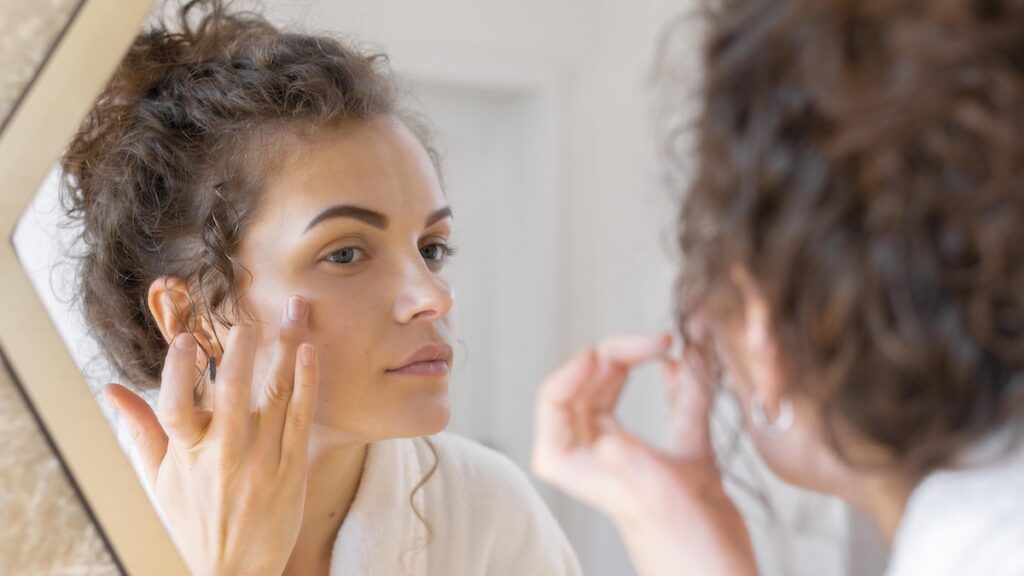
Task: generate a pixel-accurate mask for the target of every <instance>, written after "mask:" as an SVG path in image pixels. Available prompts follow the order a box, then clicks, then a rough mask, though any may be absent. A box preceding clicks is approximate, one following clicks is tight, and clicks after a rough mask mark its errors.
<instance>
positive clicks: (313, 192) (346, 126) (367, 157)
mask: <svg viewBox="0 0 1024 576" xmlns="http://www.w3.org/2000/svg"><path fill="white" fill-rule="evenodd" d="M275 148H277V149H278V150H279V151H280V153H281V157H279V158H278V159H276V163H277V166H276V167H275V169H274V170H273V171H272V173H271V174H270V175H269V176H268V178H267V181H266V183H265V188H264V192H263V194H264V198H263V202H264V203H265V206H266V207H267V208H268V210H267V212H268V213H269V214H271V215H272V219H273V220H275V221H276V222H277V223H278V224H283V222H282V220H283V219H284V220H287V219H302V220H303V222H302V225H303V226H304V225H305V221H308V220H309V218H311V217H312V215H314V214H315V213H317V212H319V211H320V210H323V209H324V208H326V207H329V206H332V205H335V204H352V205H357V206H360V207H362V208H367V209H370V210H374V211H377V212H382V213H384V214H387V215H389V216H391V217H392V218H393V219H395V220H402V219H403V216H408V217H409V218H412V219H414V220H422V218H423V215H424V214H428V213H430V212H432V211H434V210H436V209H438V208H440V207H443V206H444V205H445V204H446V201H445V198H444V192H443V190H442V189H441V185H440V182H439V180H438V175H437V172H436V169H435V167H434V164H433V162H432V161H431V158H430V155H429V154H428V153H427V151H426V149H425V148H424V146H423V144H422V143H421V142H420V140H419V139H418V138H417V137H416V136H415V134H413V133H412V131H411V130H410V129H409V128H408V127H407V126H406V125H405V124H404V123H403V122H401V121H400V120H398V119H396V118H394V117H391V116H386V117H377V118H373V119H371V120H368V121H363V122H346V123H342V124H339V125H337V126H332V127H327V128H323V129H319V130H315V131H312V132H308V133H304V134H299V133H295V132H292V133H288V134H285V135H283V136H282V138H281V140H280V141H279V142H278V143H277V145H276V146H275Z"/></svg>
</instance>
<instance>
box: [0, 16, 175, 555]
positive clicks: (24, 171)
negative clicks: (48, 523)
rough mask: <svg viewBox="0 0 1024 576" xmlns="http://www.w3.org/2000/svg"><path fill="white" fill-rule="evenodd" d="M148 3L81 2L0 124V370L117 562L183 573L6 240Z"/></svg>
mask: <svg viewBox="0 0 1024 576" xmlns="http://www.w3.org/2000/svg"><path fill="white" fill-rule="evenodd" d="M152 7H153V1H152V0H81V1H80V2H79V5H78V6H77V8H76V9H75V11H74V12H73V13H72V15H71V17H70V21H69V22H68V25H67V26H66V27H65V28H64V30H63V31H62V32H61V34H60V35H59V36H58V37H57V39H56V41H55V43H54V45H53V46H52V49H51V51H50V52H49V53H48V55H47V56H46V58H45V59H44V60H43V62H42V63H41V64H40V66H39V67H38V69H37V71H36V74H35V76H34V77H33V79H32V80H31V82H30V83H29V84H28V86H27V88H26V89H25V91H24V92H23V94H22V96H21V98H20V99H19V100H18V101H17V102H16V103H15V105H14V106H13V108H12V110H11V112H10V114H9V116H8V117H7V121H6V122H5V123H4V125H3V126H2V127H0V182H2V183H3V184H2V186H3V191H2V192H0V236H2V237H3V238H4V240H5V241H4V242H0V303H2V304H0V306H2V310H0V356H2V360H3V362H2V363H0V371H4V372H5V374H3V376H7V377H9V378H10V379H11V380H13V382H14V383H15V385H16V386H18V387H19V388H20V389H21V392H22V395H23V397H24V398H25V399H26V401H27V402H28V403H29V405H30V408H31V411H32V412H33V413H34V415H35V417H36V420H37V422H38V424H39V426H40V428H41V430H42V431H43V432H44V433H45V434H46V436H47V437H48V439H49V441H50V444H51V446H52V448H53V450H54V452H55V455H56V456H57V458H59V459H60V461H61V464H62V465H63V467H64V470H65V471H66V473H67V475H68V477H69V479H70V480H71V482H72V483H73V484H74V485H75V487H76V489H77V492H78V494H79V495H80V497H81V499H82V504H83V506H84V507H85V508H86V509H87V510H88V511H89V512H90V514H91V517H92V519H93V521H94V522H95V523H96V528H97V529H98V530H99V531H100V533H101V534H102V536H103V537H104V540H105V541H106V543H107V545H108V547H109V548H110V553H111V554H112V556H113V557H114V559H115V561H116V562H117V563H118V565H119V567H120V568H121V569H122V570H124V571H125V572H126V573H128V574H159V575H164V574H167V575H185V574H188V571H187V569H186V567H185V564H184V563H183V562H182V560H181V558H180V557H179V556H178V554H177V551H176V550H175V547H174V544H173V542H172V541H171V539H170V536H169V534H168V533H167V531H166V530H165V529H164V526H163V523H162V522H161V520H160V518H159V516H158V514H157V512H156V510H155V509H154V508H153V506H152V504H151V502H150V500H149V497H148V496H147V494H146V491H145V488H144V487H143V486H142V484H141V483H140V481H139V478H138V476H136V474H135V471H134V469H133V468H132V465H131V463H130V462H129V460H128V457H127V455H126V454H125V453H124V452H123V451H122V449H121V446H120V445H119V443H118V441H117V438H116V436H115V434H114V431H113V430H112V429H111V426H110V424H109V422H108V421H107V419H106V417H105V416H104V415H103V412H102V411H101V409H100V407H99V406H98V405H97V403H96V399H95V398H94V396H93V394H92V392H91V391H90V388H89V386H88V384H87V383H86V381H85V378H84V377H83V375H82V374H81V372H80V371H79V368H78V366H77V365H76V364H75V361H74V360H73V359H72V357H71V355H70V354H69V352H68V351H67V349H66V348H65V347H64V344H63V342H62V340H61V337H60V335H59V333H58V331H57V329H56V327H55V326H54V324H53V319H52V318H51V317H50V315H49V314H48V313H47V311H46V309H45V308H44V306H43V303H42V301H41V300H40V298H39V296H38V295H37V293H36V291H35V289H34V288H33V286H32V284H31V282H30V281H29V278H28V276H27V275H26V273H25V271H24V269H23V268H22V266H21V264H20V262H19V258H18V254H17V253H16V251H15V248H14V244H13V240H12V238H13V235H14V229H15V226H16V225H17V224H18V221H19V219H20V218H21V216H22V214H23V213H24V212H25V211H26V209H27V208H28V206H29V204H30V202H31V200H32V198H33V197H34V196H35V195H36V193H37V192H38V190H39V187H40V185H41V183H42V182H43V180H44V178H45V176H46V175H47V173H48V172H49V170H50V169H51V167H52V166H53V163H54V162H55V161H56V160H57V158H58V157H59V156H60V154H61V152H62V150H63V149H64V147H65V146H66V145H67V143H68V142H69V141H70V140H71V137H72V135H73V134H74V132H75V131H76V130H77V129H78V127H79V125H80V124H81V122H82V120H83V119H84V118H85V116H86V114H87V113H88V111H89V110H90V108H91V107H92V105H93V104H94V103H95V101H96V99H97V98H98V97H99V95H100V93H101V92H102V90H103V88H104V86H106V83H107V81H108V80H109V79H110V77H111V75H112V74H113V72H114V70H115V69H116V67H117V65H118V63H119V62H120V60H121V58H122V57H123V56H124V54H125V52H126V51H127V49H128V47H129V46H130V45H131V42H132V40H133V39H134V38H135V36H136V35H137V34H138V32H139V30H140V28H141V26H142V24H143V22H144V21H145V18H146V16H147V15H148V14H149V12H150V10H151V9H152Z"/></svg>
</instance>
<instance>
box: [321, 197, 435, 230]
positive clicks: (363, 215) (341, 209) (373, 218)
mask: <svg viewBox="0 0 1024 576" xmlns="http://www.w3.org/2000/svg"><path fill="white" fill-rule="evenodd" d="M451 217H452V209H451V208H449V207H447V206H445V207H444V208H441V209H439V210H435V211H434V212H432V213H431V214H430V216H428V217H427V223H426V224H425V225H424V227H426V228H429V227H431V226H433V225H434V224H437V223H438V222H440V221H441V220H444V219H445V218H451ZM332 218H351V219H353V220H359V221H360V222H365V223H366V224H369V225H370V226H373V227H374V228H378V229H380V230H387V229H388V225H389V224H390V222H391V220H390V219H389V218H388V217H387V216H385V215H384V214H381V213H380V212H376V211H373V210H369V209H366V208H360V207H359V206H351V205H348V204H338V205H335V206H331V207H330V208H327V209H326V210H324V211H323V212H321V213H319V214H317V215H316V217H315V218H313V219H312V220H311V221H310V222H309V224H307V225H306V229H305V230H303V231H302V233H303V234H305V233H306V232H309V231H310V230H311V229H312V228H313V227H314V226H316V225H317V224H319V223H321V222H323V221H324V220H329V219H332Z"/></svg>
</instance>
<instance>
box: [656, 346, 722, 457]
mask: <svg viewBox="0 0 1024 576" xmlns="http://www.w3.org/2000/svg"><path fill="white" fill-rule="evenodd" d="M664 368H665V374H664V377H665V383H666V386H667V388H668V393H669V398H670V403H671V405H672V422H671V432H670V436H671V445H672V446H671V448H670V451H671V453H672V455H673V456H674V457H675V458H676V459H678V460H685V461H710V462H713V461H714V448H713V446H712V442H711V430H710V422H709V420H710V416H711V415H710V412H711V408H712V403H713V395H712V393H711V390H710V387H709V384H708V382H706V381H704V378H703V376H704V375H703V373H702V372H701V371H700V370H699V369H697V367H695V366H693V365H692V364H689V363H687V362H686V361H685V360H669V361H666V362H665V364H664Z"/></svg>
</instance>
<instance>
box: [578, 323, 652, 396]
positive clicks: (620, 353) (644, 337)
mask: <svg viewBox="0 0 1024 576" xmlns="http://www.w3.org/2000/svg"><path fill="white" fill-rule="evenodd" d="M671 347H672V335H671V334H668V333H659V334H633V335H623V336H615V337H611V338H607V339H605V340H603V341H602V342H601V343H600V344H599V345H598V347H597V361H598V362H597V363H598V368H597V377H596V378H594V380H593V381H592V385H591V386H590V387H589V389H588V390H587V393H586V394H585V396H584V397H583V398H582V399H584V400H585V401H586V403H587V405H588V406H587V409H588V410H589V411H591V412H607V411H611V410H612V409H614V408H615V405H616V404H618V402H619V397H620V396H621V394H622V387H623V386H624V385H625V383H626V377H627V376H628V375H629V371H630V370H632V369H633V368H635V367H636V366H637V365H639V364H642V363H644V362H649V361H651V360H655V359H657V358H663V357H665V355H666V354H667V353H668V351H669V349H670V348H671Z"/></svg>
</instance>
